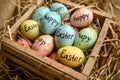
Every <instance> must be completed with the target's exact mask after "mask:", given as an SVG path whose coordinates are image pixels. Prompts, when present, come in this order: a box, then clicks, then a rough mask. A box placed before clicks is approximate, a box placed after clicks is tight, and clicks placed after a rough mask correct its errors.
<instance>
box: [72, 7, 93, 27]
mask: <svg viewBox="0 0 120 80" xmlns="http://www.w3.org/2000/svg"><path fill="white" fill-rule="evenodd" d="M92 21H93V13H92V11H91V10H90V9H87V8H81V9H79V10H77V11H75V12H74V13H73V14H72V15H71V18H70V23H71V25H73V26H75V27H86V26H87V25H89V24H90V23H91V22H92Z"/></svg>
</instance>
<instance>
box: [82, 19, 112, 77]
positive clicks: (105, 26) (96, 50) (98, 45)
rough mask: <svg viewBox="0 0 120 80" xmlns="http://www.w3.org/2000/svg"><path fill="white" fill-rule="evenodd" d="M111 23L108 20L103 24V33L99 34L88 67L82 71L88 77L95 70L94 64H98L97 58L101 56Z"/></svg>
mask: <svg viewBox="0 0 120 80" xmlns="http://www.w3.org/2000/svg"><path fill="white" fill-rule="evenodd" d="M111 22H112V21H111V20H110V19H107V18H106V20H105V22H104V24H103V27H102V29H101V32H100V34H99V37H98V40H97V42H96V44H95V46H94V48H93V50H92V52H91V54H90V56H91V57H89V59H88V61H87V63H86V65H85V67H84V69H83V71H82V73H83V74H85V75H87V76H89V75H90V72H91V71H92V68H93V66H94V64H95V62H96V59H97V57H96V56H97V55H99V52H100V49H101V46H102V44H103V41H104V38H105V36H106V34H107V31H108V29H109V26H110V23H111Z"/></svg>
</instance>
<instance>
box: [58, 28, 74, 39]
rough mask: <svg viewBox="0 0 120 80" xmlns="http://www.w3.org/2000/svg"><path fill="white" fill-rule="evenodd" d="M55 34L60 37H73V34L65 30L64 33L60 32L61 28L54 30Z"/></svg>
mask: <svg viewBox="0 0 120 80" xmlns="http://www.w3.org/2000/svg"><path fill="white" fill-rule="evenodd" d="M56 36H57V37H60V38H62V39H72V38H73V37H74V35H73V34H70V33H67V32H66V33H61V29H58V30H57V31H56Z"/></svg>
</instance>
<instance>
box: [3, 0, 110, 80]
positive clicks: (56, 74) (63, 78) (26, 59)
mask: <svg viewBox="0 0 120 80" xmlns="http://www.w3.org/2000/svg"><path fill="white" fill-rule="evenodd" d="M36 1H37V0H36ZM43 1H44V0H38V1H37V2H35V4H36V3H37V5H33V6H32V7H30V9H29V10H28V11H27V12H26V13H25V14H24V15H23V16H22V17H21V18H20V19H19V20H18V21H17V22H16V23H15V24H14V25H13V26H12V28H11V33H12V37H13V40H10V38H9V37H8V35H9V34H8V33H7V34H6V37H4V38H3V39H2V45H1V48H2V50H1V53H3V55H5V56H6V57H7V58H8V59H10V60H11V61H13V62H15V63H17V64H19V65H21V66H23V67H25V68H26V69H28V70H30V71H32V72H34V73H35V74H37V75H39V76H41V77H43V78H45V79H47V80H87V79H88V77H89V75H90V73H91V71H92V68H93V67H94V64H95V62H96V60H97V57H96V55H99V52H100V49H101V45H102V44H103V41H104V38H105V36H106V34H107V31H108V29H109V26H110V25H111V23H112V21H111V20H110V18H112V17H111V16H110V15H109V14H107V13H104V12H100V11H98V10H95V9H92V11H93V13H94V16H95V17H96V18H99V19H100V20H101V22H102V23H103V26H102V29H101V31H100V33H99V37H98V39H97V41H96V44H95V45H94V47H93V49H92V52H91V53H90V57H89V58H88V60H87V62H86V63H85V67H84V69H83V71H82V72H78V71H76V70H74V69H72V68H70V67H67V66H65V65H63V64H61V63H58V62H55V61H53V60H51V59H50V58H48V57H43V56H40V55H38V54H37V53H36V52H35V51H33V50H32V49H29V48H26V47H23V46H22V45H19V44H17V43H16V42H15V38H16V36H17V31H18V28H19V26H20V24H21V23H22V22H23V21H24V20H26V19H30V17H31V14H32V13H33V12H34V10H35V9H36V8H37V7H39V6H40V5H42V3H43ZM55 1H58V2H61V3H64V4H66V5H69V6H73V7H76V6H80V5H78V4H75V3H72V2H68V1H64V0H55Z"/></svg>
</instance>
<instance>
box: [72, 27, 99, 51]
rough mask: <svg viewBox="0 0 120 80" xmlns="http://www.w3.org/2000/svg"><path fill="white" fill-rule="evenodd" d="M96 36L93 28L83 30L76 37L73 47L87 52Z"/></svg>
mask: <svg viewBox="0 0 120 80" xmlns="http://www.w3.org/2000/svg"><path fill="white" fill-rule="evenodd" d="M97 36H98V35H97V31H96V30H94V29H93V28H89V27H88V28H84V29H82V30H81V31H80V32H79V33H78V34H77V35H76V37H75V41H74V46H76V47H78V48H80V49H82V50H88V49H90V48H92V47H93V45H94V44H95V42H96V40H97Z"/></svg>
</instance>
